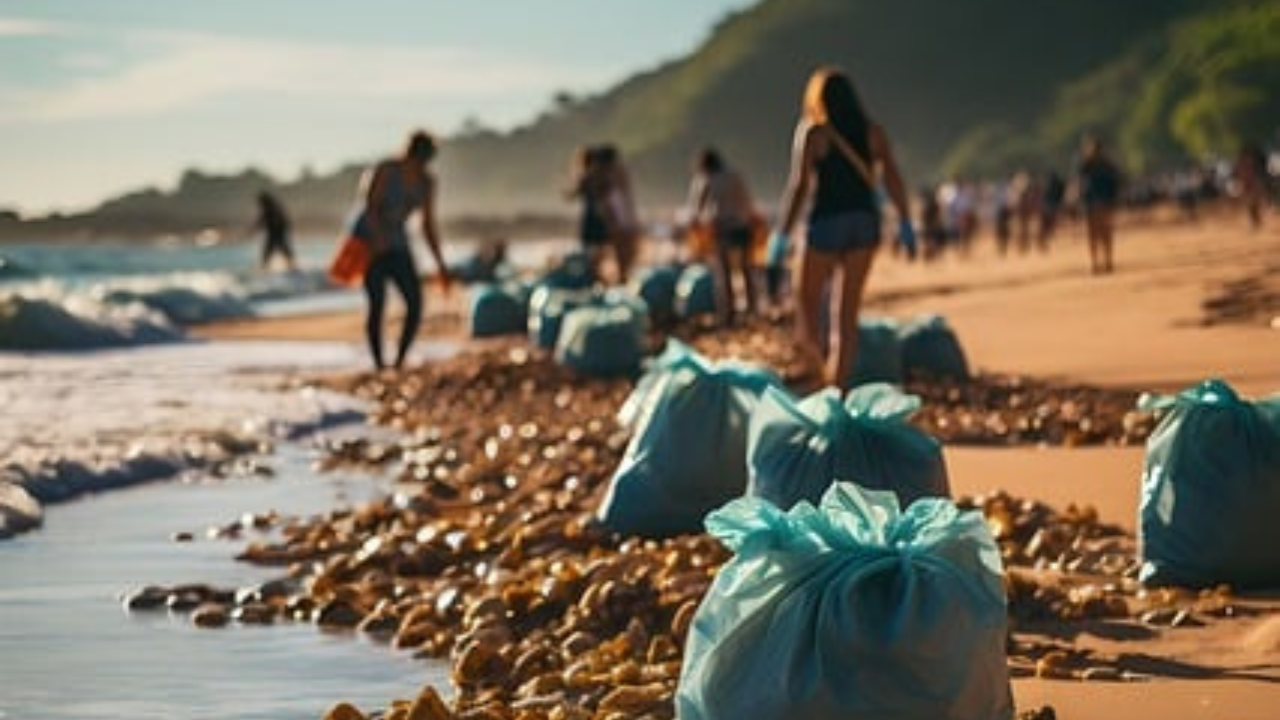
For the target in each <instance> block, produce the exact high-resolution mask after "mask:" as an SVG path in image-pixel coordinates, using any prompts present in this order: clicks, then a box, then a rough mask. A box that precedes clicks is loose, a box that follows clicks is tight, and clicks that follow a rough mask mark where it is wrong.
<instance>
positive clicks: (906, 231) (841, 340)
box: [775, 67, 915, 389]
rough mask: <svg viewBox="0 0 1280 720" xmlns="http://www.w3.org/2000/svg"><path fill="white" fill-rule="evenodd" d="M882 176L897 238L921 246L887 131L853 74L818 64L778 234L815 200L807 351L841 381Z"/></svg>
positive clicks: (801, 314) (803, 343)
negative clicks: (832, 326)
mask: <svg viewBox="0 0 1280 720" xmlns="http://www.w3.org/2000/svg"><path fill="white" fill-rule="evenodd" d="M880 179H883V184H884V187H885V190H886V191H887V193H888V196H889V199H890V200H891V201H892V202H893V204H894V206H895V207H896V209H897V213H898V218H899V223H900V226H899V239H900V240H901V241H902V242H903V243H904V244H907V245H908V246H909V247H914V245H915V235H914V231H913V229H912V227H911V220H910V218H911V206H910V200H909V198H908V197H907V193H906V189H905V187H904V185H903V182H902V176H901V174H900V173H899V171H898V165H897V162H896V161H895V160H894V157H893V151H892V149H891V146H890V144H889V137H888V134H887V133H886V132H885V131H884V129H883V128H882V127H881V126H880V125H879V124H877V123H875V122H874V121H873V120H872V119H871V118H870V117H868V115H867V113H866V111H865V110H864V108H863V106H862V102H861V101H860V100H859V99H858V94H857V91H856V90H855V89H854V86H853V83H852V82H851V81H850V80H849V78H848V76H846V75H845V74H844V73H843V72H841V71H840V70H837V69H835V68H830V67H825V68H819V69H818V70H816V71H815V72H814V73H813V75H812V76H811V77H810V78H809V81H808V84H807V86H806V88H805V93H804V100H803V104H802V111H801V117H800V120H799V122H798V123H797V125H796V129H795V135H794V141H793V144H792V150H791V174H790V178H789V181H788V184H787V189H786V191H785V193H784V194H783V198H782V202H781V212H780V214H779V224H778V226H777V229H776V230H775V234H776V235H777V236H778V237H781V238H785V237H786V236H787V235H788V234H789V233H790V231H791V229H792V228H793V227H794V226H795V225H796V223H797V221H798V220H799V215H800V210H801V208H802V207H803V206H804V204H805V202H806V201H807V200H810V199H811V200H812V202H811V205H810V211H809V217H808V229H807V236H806V238H805V244H804V250H803V252H802V253H801V255H800V268H799V273H798V275H799V278H798V282H797V296H798V302H799V307H798V312H797V317H798V330H799V344H800V353H801V356H802V358H803V359H804V361H805V362H806V363H808V364H810V365H811V366H812V367H813V368H814V369H815V370H819V371H820V372H821V374H822V378H823V380H824V381H825V382H826V383H828V384H831V385H835V386H837V387H840V388H842V389H845V388H847V387H848V383H849V380H850V378H851V376H852V371H853V367H854V361H855V359H856V357H857V353H858V314H859V311H860V310H861V306H862V294H863V291H864V290H865V289H866V283H867V276H868V274H869V273H870V270H871V264H872V261H873V260H874V259H875V253H876V249H877V248H878V247H879V245H880V237H881V230H880V221H881V218H880V206H879V202H878V197H877V185H878V184H879V183H878V181H879V180H880ZM778 244H780V245H785V244H786V243H785V242H780V243H778ZM837 278H838V279H839V282H838V283H837V282H836V279H837ZM832 289H834V290H835V291H834V292H831V290H832ZM828 298H830V300H834V301H835V303H836V304H837V307H838V309H839V313H838V317H839V324H838V326H837V327H838V331H837V333H836V339H835V347H834V348H831V347H830V337H829V333H828V332H825V331H824V330H823V328H824V322H823V319H824V317H826V316H828V314H829V312H828V311H829V309H830V308H829V307H828V308H824V307H823V305H824V300H826V299H828ZM827 304H828V305H829V304H830V302H829V301H828V303H827Z"/></svg>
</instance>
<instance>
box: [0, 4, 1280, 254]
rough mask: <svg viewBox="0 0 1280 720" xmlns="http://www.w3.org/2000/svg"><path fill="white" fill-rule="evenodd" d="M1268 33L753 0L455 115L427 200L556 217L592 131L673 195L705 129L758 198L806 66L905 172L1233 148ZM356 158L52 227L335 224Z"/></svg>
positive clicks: (989, 7) (1268, 97)
mask: <svg viewBox="0 0 1280 720" xmlns="http://www.w3.org/2000/svg"><path fill="white" fill-rule="evenodd" d="M1278 38H1280V2H1277V0H1124V1H1123V2H1115V0H1073V1H1072V2H1062V1H1061V0H965V2H938V0H892V1H890V0H762V2H760V3H759V4H758V5H756V6H754V7H752V8H750V9H748V10H745V11H742V12H738V13H735V14H733V15H730V16H728V17H726V18H725V19H724V20H723V21H722V22H721V23H720V24H719V25H718V26H717V27H716V28H714V30H713V32H712V33H711V35H710V37H709V38H708V40H707V41H706V42H705V43H704V44H703V45H702V46H701V47H700V48H699V49H698V50H697V51H696V52H694V53H692V54H690V55H689V56H687V57H684V58H680V59H677V60H674V61H671V62H668V63H666V64H664V65H662V66H660V67H657V68H654V69H652V70H650V71H647V72H644V73H641V74H639V75H636V76H635V77H633V78H631V79H629V80H627V81H625V82H623V83H622V84H620V85H619V86H617V87H615V88H613V89H611V90H609V91H608V92H605V93H602V94H600V95H596V96H590V97H582V96H575V95H572V94H570V93H567V92H560V93H556V95H555V97H553V98H551V99H549V104H548V108H547V110H546V111H545V112H543V113H542V114H541V115H540V116H539V117H537V118H536V119H535V120H533V121H532V122H530V123H529V124H527V125H525V126H523V127H519V128H517V129H515V130H512V131H510V132H497V131H494V130H491V129H488V128H486V127H485V126H484V124H483V123H482V122H481V121H480V120H479V119H476V118H469V119H468V120H467V121H466V122H464V123H463V125H462V127H461V128H460V129H459V131H458V132H457V133H456V134H455V135H454V136H453V137H451V138H450V139H449V140H448V142H447V143H446V144H445V146H444V148H443V152H442V154H441V159H440V161H441V169H440V174H441V176H442V177H443V178H444V185H443V189H442V209H443V210H444V211H445V212H446V213H448V214H450V215H452V216H454V217H455V218H456V217H457V216H460V215H465V216H470V217H473V218H474V217H478V216H486V215H502V216H510V217H514V216H517V215H523V216H525V217H526V218H527V217H529V216H531V215H534V216H538V217H545V216H546V215H547V214H549V213H552V214H563V215H565V216H568V215H571V214H572V213H573V206H572V205H571V204H569V203H568V202H566V201H565V200H564V198H563V196H562V193H561V191H562V189H563V186H564V184H565V183H566V180H567V177H568V170H569V161H570V158H571V156H572V154H573V152H574V150H575V149H576V148H577V147H578V146H580V145H582V144H587V143H595V142H603V141H609V142H614V143H616V144H617V145H618V146H619V147H620V148H621V150H622V152H623V155H624V157H625V158H626V159H627V161H628V163H629V166H630V168H631V171H632V174H633V178H634V180H635V184H636V186H637V194H638V196H639V200H640V201H641V203H642V204H643V205H645V206H646V207H648V208H650V209H651V210H656V211H661V209H662V208H664V207H666V208H671V207H673V206H674V205H676V204H678V203H680V202H681V201H682V200H683V197H684V192H685V187H686V183H687V178H688V173H689V162H690V158H691V156H692V154H693V153H694V152H695V151H696V150H697V149H698V147H700V146H701V145H703V144H705V143H708V142H714V143H715V144H716V145H717V146H718V147H719V148H720V149H721V150H722V151H723V152H724V154H725V155H726V157H727V158H728V159H729V160H730V161H731V162H733V163H734V164H736V165H738V166H739V167H741V168H742V169H743V170H744V171H745V172H746V173H747V175H748V177H749V178H750V179H751V181H752V184H753V186H754V187H755V189H756V191H757V194H758V195H759V196H760V199H761V201H762V202H764V203H766V204H771V203H772V202H773V201H774V199H775V198H776V197H777V196H778V193H779V192H780V191H781V187H782V185H783V183H784V182H785V179H786V177H785V176H786V172H787V154H788V151H789V146H790V141H791V132H792V128H793V127H794V123H795V120H796V116H797V113H798V107H799V98H800V93H801V90H802V87H803V84H804V81H805V79H806V78H807V76H808V75H809V73H810V72H811V71H812V70H813V69H814V68H815V67H817V66H819V65H821V64H834V65H838V66H841V67H844V68H845V69H847V70H848V71H849V72H850V74H851V75H852V77H853V78H854V79H855V81H856V83H857V85H858V87H859V90H860V92H861V94H862V96H863V100H864V102H865V104H866V105H867V107H868V109H869V110H870V112H871V113H872V115H873V116H874V117H875V118H876V119H877V120H879V121H880V122H881V123H882V124H883V125H884V126H885V127H886V128H887V129H888V130H889V131H890V134H891V137H892V140H893V142H894V145H895V148H896V151H897V153H898V155H899V159H900V161H901V162H902V164H903V166H904V168H905V170H906V173H907V176H908V178H909V179H910V180H911V181H912V182H913V183H914V184H919V183H923V182H928V181H935V180H939V179H941V178H943V177H944V176H947V175H951V174H984V175H987V174H993V173H1003V172H1008V171H1011V170H1014V169H1017V168H1021V167H1033V168H1044V167H1056V168H1057V169H1059V170H1060V171H1062V170H1066V169H1067V167H1066V166H1067V164H1068V163H1069V162H1070V159H1071V157H1072V154H1073V152H1074V149H1075V147H1076V145H1077V143H1078V141H1079V139H1080V137H1081V136H1082V135H1083V134H1084V133H1086V132H1098V133H1100V134H1101V135H1102V136H1103V137H1104V138H1106V139H1107V140H1108V142H1109V143H1110V144H1111V145H1113V146H1114V147H1115V148H1116V150H1117V153H1118V155H1119V156H1120V157H1121V158H1122V160H1123V161H1124V162H1125V164H1126V166H1127V167H1128V169H1129V170H1131V171H1135V172H1140V171H1147V170H1154V169H1159V168H1162V167H1166V166H1169V165H1172V164H1176V163H1184V162H1186V161H1187V160H1188V159H1191V158H1200V157H1203V156H1205V155H1207V154H1211V153H1216V154H1234V151H1235V149H1236V148H1237V147H1238V145H1239V144H1240V143H1241V142H1242V141H1245V140H1255V141H1261V140H1265V139H1269V138H1272V137H1273V135H1272V134H1273V133H1274V132H1275V131H1276V118H1278V117H1280V93H1277V92H1276V91H1275V89H1276V88H1278V87H1280V39H1278ZM358 172H359V166H358V165H353V166H350V167H348V168H344V169H343V170H341V171H339V172H337V173H335V174H332V175H328V176H320V177H316V176H311V177H306V178H303V179H300V180H298V181H296V182H293V183H288V184H279V183H276V182H275V181H273V180H272V179H271V178H269V177H267V176H265V175H263V174H262V173H259V172H256V171H253V170H247V171H245V172H244V173H241V174H240V175H236V176H232V177H225V178H216V177H212V176H207V175H204V174H201V173H198V172H194V171H193V172H190V173H188V174H187V176H186V177H184V178H183V181H182V183H181V185H180V187H179V188H178V190H177V191H175V192H174V193H159V192H156V191H142V192H139V193H135V194H132V195H129V196H125V197H121V198H117V199H115V200H112V201H110V202H107V203H104V204H103V205H102V207H100V208H98V209H97V210H96V211H95V212H94V213H91V214H90V216H88V217H79V218H62V219H61V220H59V222H61V223H69V225H68V226H75V225H76V223H79V224H81V225H85V224H92V223H90V221H91V220H92V221H93V222H96V223H100V224H109V225H112V226H114V227H115V228H116V229H117V230H118V229H120V228H121V227H129V228H132V227H139V228H141V227H143V226H156V225H161V226H165V227H167V228H170V231H173V230H172V228H173V227H174V226H181V227H204V226H208V225H210V224H219V223H221V224H228V223H234V222H238V221H242V219H243V218H244V216H245V215H246V212H247V211H246V210H245V208H246V207H251V199H252V196H253V194H254V193H256V192H257V191H258V190H260V189H262V188H263V187H270V188H274V189H275V190H276V191H277V192H278V193H279V194H280V195H281V196H282V197H283V198H284V200H285V202H286V203H287V204H288V205H289V207H290V208H291V209H292V210H293V211H294V213H295V215H296V216H298V218H299V219H300V221H301V223H302V224H308V223H311V224H314V225H316V226H326V225H327V226H328V227H336V226H337V224H338V223H340V222H341V218H342V216H343V215H344V214H345V213H346V212H347V210H348V208H349V206H350V202H351V197H352V195H351V194H352V191H353V188H354V187H355V184H356V179H357V176H358ZM28 225H30V224H29V223H28ZM0 227H2V226H0ZM566 227H567V226H566Z"/></svg>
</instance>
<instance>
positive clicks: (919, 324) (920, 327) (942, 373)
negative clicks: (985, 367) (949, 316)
mask: <svg viewBox="0 0 1280 720" xmlns="http://www.w3.org/2000/svg"><path fill="white" fill-rule="evenodd" d="M898 339H899V340H901V342H902V370H903V372H905V373H906V375H907V377H911V376H912V375H913V374H920V373H923V374H925V375H927V376H929V377H935V378H950V379H952V380H967V379H968V378H969V362H968V360H966V359H965V355H964V349H963V348H961V347H960V339H959V338H957V337H956V334H955V332H954V331H952V329H951V327H950V326H949V325H948V324H947V321H946V319H945V318H943V317H942V316H941V315H920V316H918V317H916V318H914V319H912V320H911V321H909V322H907V323H906V324H904V325H902V326H901V327H900V328H899V330H898Z"/></svg>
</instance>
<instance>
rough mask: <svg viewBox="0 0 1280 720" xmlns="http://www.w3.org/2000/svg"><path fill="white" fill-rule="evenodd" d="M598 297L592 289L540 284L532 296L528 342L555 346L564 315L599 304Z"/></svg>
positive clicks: (540, 345)
mask: <svg viewBox="0 0 1280 720" xmlns="http://www.w3.org/2000/svg"><path fill="white" fill-rule="evenodd" d="M598 300H599V296H598V295H596V294H595V293H593V292H592V291H590V290H566V289H564V288H557V287H554V286H551V285H538V286H537V287H535V288H534V289H533V293H532V294H531V295H530V296H529V309H528V330H529V342H531V343H533V344H534V345H536V346H538V347H540V348H542V349H543V350H551V349H553V348H555V346H556V340H557V339H558V338H559V337H560V326H561V324H562V323H563V322H564V316H565V315H566V314H568V313H569V312H570V311H572V310H576V309H578V308H580V307H586V306H588V305H593V304H597V303H598Z"/></svg>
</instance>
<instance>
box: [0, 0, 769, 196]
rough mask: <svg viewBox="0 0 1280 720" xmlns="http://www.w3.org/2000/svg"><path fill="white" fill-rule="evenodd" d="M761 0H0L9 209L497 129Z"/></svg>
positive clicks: (0, 123) (291, 168) (597, 85)
mask: <svg viewBox="0 0 1280 720" xmlns="http://www.w3.org/2000/svg"><path fill="white" fill-rule="evenodd" d="M752 4H754V2H753V0H359V1H358V2H336V1H329V2H324V1H322V0H203V1H202V0H0V208H7V209H13V210H17V211H18V212H20V213H22V214H23V215H40V214H45V213H48V212H54V211H62V212H74V211H77V210H83V209H86V208H89V207H91V206H93V205H96V204H97V203H98V202H100V201H102V200H104V199H107V198H108V197H113V196H116V195H119V194H121V193H124V192H128V191H132V190H139V189H142V188H145V187H159V188H162V189H169V188H172V187H173V186H174V185H176V183H177V181H178V178H179V176H180V174H181V172H182V171H183V170H184V169H186V168H192V167H194V168H199V169H200V170H203V171H206V172H214V173H222V172H238V171H240V170H242V169H244V168H246V167H249V166H253V167H257V168H259V169H262V170H265V171H267V172H269V173H271V174H272V175H274V176H275V177H277V178H279V179H282V180H289V179H292V178H295V177H297V176H298V175H299V173H300V172H302V171H303V169H304V168H306V169H309V170H311V171H314V172H319V173H324V172H329V171H331V170H333V169H336V168H337V167H340V166H341V165H344V164H346V163H349V162H353V161H360V160H366V159H368V158H371V157H376V156H379V155H382V154H385V153H389V152H394V151H395V150H397V149H398V146H399V145H400V143H401V142H402V140H403V137H404V135H405V133H406V132H407V131H408V130H409V129H411V128H415V127H426V128H429V129H431V130H433V131H435V132H437V133H440V134H443V135H448V134H450V133H452V132H455V131H457V130H458V129H459V128H460V127H462V125H463V123H465V122H466V121H467V120H468V119H474V120H478V121H480V122H481V123H482V124H483V125H484V126H486V127H490V128H494V129H499V130H505V129H510V128H512V127H515V126H518V125H520V124H523V123H525V122H528V121H530V120H532V119H533V118H534V117H536V116H537V115H538V114H539V113H540V112H541V111H542V110H545V109H547V108H548V107H550V106H551V98H552V97H553V96H554V95H555V94H556V93H558V92H569V93H572V94H574V95H584V94H593V93H598V92H601V91H604V90H607V89H608V88H609V87H611V86H612V85H614V84H615V83H617V82H619V81H621V80H623V79H625V78H627V77H629V76H631V75H633V74H635V73H637V72H641V71H644V70H647V69H651V68H653V67H655V66H657V65H659V64H660V63H662V62H664V61H667V60H671V59H675V58H677V57H680V56H682V55H684V54H686V53H688V52H690V51H691V50H693V49H695V48H696V47H697V46H698V44H699V43H701V42H702V41H703V40H705V39H706V38H707V36H708V35H709V33H710V31H711V28H712V27H713V26H714V25H715V23H716V22H717V21H719V20H720V19H722V18H723V17H725V16H726V15H727V14H729V13H730V12H733V11H735V10H740V9H742V8H744V7H747V6H749V5H752Z"/></svg>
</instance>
